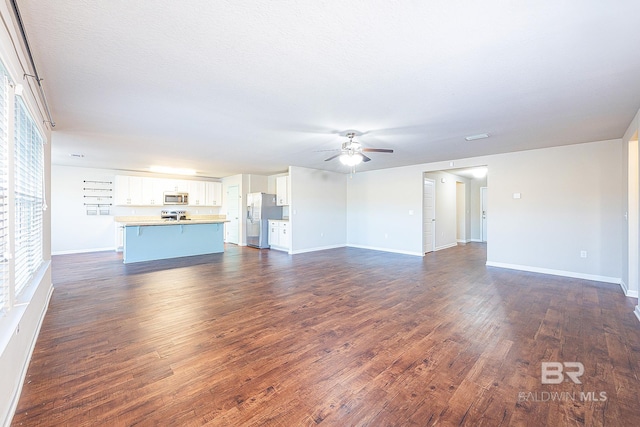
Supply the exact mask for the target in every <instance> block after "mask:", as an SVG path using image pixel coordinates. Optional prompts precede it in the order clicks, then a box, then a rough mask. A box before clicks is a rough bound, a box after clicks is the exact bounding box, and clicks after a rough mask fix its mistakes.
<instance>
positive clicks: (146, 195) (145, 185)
mask: <svg viewBox="0 0 640 427" xmlns="http://www.w3.org/2000/svg"><path fill="white" fill-rule="evenodd" d="M141 179H142V204H143V205H149V206H156V205H163V204H164V189H165V186H166V185H167V180H166V179H162V178H141Z"/></svg>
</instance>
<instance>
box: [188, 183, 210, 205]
mask: <svg viewBox="0 0 640 427" xmlns="http://www.w3.org/2000/svg"><path fill="white" fill-rule="evenodd" d="M206 184H207V183H206V182H205V181H189V206H205V205H206V204H207V185H206Z"/></svg>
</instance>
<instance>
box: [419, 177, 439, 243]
mask: <svg viewBox="0 0 640 427" xmlns="http://www.w3.org/2000/svg"><path fill="white" fill-rule="evenodd" d="M425 181H430V182H431V183H432V184H433V220H432V221H431V223H432V229H431V247H432V248H433V249H432V250H431V251H429V252H426V249H427V245H426V244H425V243H426V242H425V239H424V225H425V222H426V221H425V218H426V216H427V212H426V209H425V205H424V182H425ZM436 226H437V221H436V180H435V179H433V178H427V177H425V176H423V177H422V227H423V228H422V254H423V255H424V254H426V253H430V252H435V251H436Z"/></svg>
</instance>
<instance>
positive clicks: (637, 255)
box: [621, 110, 640, 319]
mask: <svg viewBox="0 0 640 427" xmlns="http://www.w3.org/2000/svg"><path fill="white" fill-rule="evenodd" d="M639 133H640V110H638V112H637V113H636V115H635V117H634V118H633V120H632V121H631V123H630V124H629V127H628V128H627V131H626V132H625V134H624V136H623V138H622V141H623V173H626V174H627V176H628V180H627V181H626V182H625V184H626V185H625V188H624V191H625V193H626V194H627V198H626V199H625V200H624V210H625V212H627V213H628V215H629V216H628V220H627V223H626V224H625V225H626V230H625V233H624V235H623V239H622V248H621V251H622V254H623V256H622V259H623V275H622V281H623V288H624V289H625V292H626V294H627V295H628V296H632V297H636V298H637V297H638V292H639V287H640V284H639V280H638V274H639V273H638V265H639V264H640V239H639V236H638V234H639V233H638V231H639V230H640V215H639V212H640V205H639V200H638V199H639V196H638V192H637V189H638V188H639V187H640V177H639V176H638V168H639V165H640V157H639V156H640V153H639V152H638V150H637V147H638V134H639ZM630 151H632V153H630ZM635 313H636V316H637V317H638V319H640V304H639V305H638V306H637V307H636V310H635Z"/></svg>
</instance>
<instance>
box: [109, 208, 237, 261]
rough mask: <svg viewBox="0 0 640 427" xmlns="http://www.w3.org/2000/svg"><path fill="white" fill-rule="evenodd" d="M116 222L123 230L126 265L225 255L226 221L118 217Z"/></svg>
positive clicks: (213, 219)
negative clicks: (187, 257)
mask: <svg viewBox="0 0 640 427" xmlns="http://www.w3.org/2000/svg"><path fill="white" fill-rule="evenodd" d="M115 221H116V222H118V223H120V224H122V226H123V227H124V239H123V240H124V247H123V251H122V252H123V261H124V263H125V264H128V263H132V262H141V261H152V260H160V259H168V258H179V257H186V256H194V255H205V254H214V253H221V252H224V223H225V222H227V220H226V219H224V218H197V219H196V218H194V219H190V220H189V219H187V220H181V221H172V220H164V219H158V218H155V219H153V218H136V217H116V218H115Z"/></svg>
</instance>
